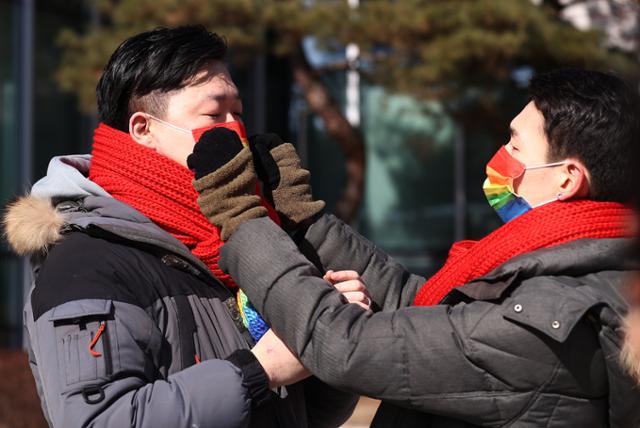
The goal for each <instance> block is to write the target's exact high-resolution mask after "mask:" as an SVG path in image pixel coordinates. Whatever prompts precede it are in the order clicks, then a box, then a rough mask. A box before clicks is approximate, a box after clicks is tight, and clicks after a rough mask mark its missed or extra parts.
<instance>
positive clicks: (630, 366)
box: [620, 308, 640, 385]
mask: <svg viewBox="0 0 640 428" xmlns="http://www.w3.org/2000/svg"><path fill="white" fill-rule="evenodd" d="M620 364H621V365H622V367H624V368H625V370H626V371H627V373H629V375H631V376H632V377H633V378H634V379H635V381H636V382H637V383H638V385H640V309H638V308H633V309H631V310H630V311H629V313H628V314H627V317H626V319H625V338H624V342H623V344H622V349H621V350H620Z"/></svg>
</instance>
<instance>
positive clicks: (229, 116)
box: [224, 112, 236, 123]
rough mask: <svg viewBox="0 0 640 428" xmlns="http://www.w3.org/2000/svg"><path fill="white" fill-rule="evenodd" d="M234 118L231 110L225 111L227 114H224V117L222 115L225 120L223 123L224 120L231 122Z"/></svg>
mask: <svg viewBox="0 0 640 428" xmlns="http://www.w3.org/2000/svg"><path fill="white" fill-rule="evenodd" d="M235 120H236V118H235V116H234V115H233V113H231V112H227V114H226V115H225V117H224V121H225V123H226V122H233V121H235Z"/></svg>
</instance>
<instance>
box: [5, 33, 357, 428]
mask: <svg viewBox="0 0 640 428" xmlns="http://www.w3.org/2000/svg"><path fill="white" fill-rule="evenodd" d="M226 49H227V47H226V44H225V42H224V41H223V39H221V38H220V37H219V36H218V35H216V34H213V33H210V32H208V31H207V30H205V29H204V28H203V27H199V26H189V27H180V28H173V29H168V28H160V29H156V30H153V31H149V32H145V33H141V34H138V35H136V36H134V37H131V38H130V39H128V40H126V41H125V42H124V43H122V45H120V46H119V47H118V49H117V50H116V51H115V52H114V53H113V55H112V56H111V59H110V60H109V62H108V64H107V65H106V67H105V69H104V73H103V75H102V77H101V78H100V82H99V84H98V87H97V93H96V95H97V101H98V111H99V116H100V119H101V123H100V125H99V127H98V128H97V129H96V131H95V136H94V141H93V151H92V156H88V155H83V156H64V157H57V158H54V159H53V160H52V161H51V164H50V166H49V170H48V175H47V176H46V177H45V178H43V179H42V180H40V181H39V182H38V183H36V184H35V185H34V186H33V189H32V191H31V194H30V195H29V196H26V197H24V198H21V199H20V200H18V202H16V203H15V204H13V205H12V206H11V207H10V209H9V210H8V213H7V216H6V218H5V227H6V231H7V235H8V239H9V242H10V243H11V244H12V246H13V248H14V249H15V250H16V251H17V252H18V253H20V254H23V255H29V256H30V257H31V260H32V261H33V265H34V274H35V281H34V286H33V287H32V289H31V291H30V293H29V298H28V301H27V304H26V306H25V314H24V321H25V325H26V333H27V339H28V340H27V344H28V350H29V361H30V364H31V368H32V372H33V375H34V377H35V380H36V385H37V389H38V394H39V396H40V399H41V403H42V408H43V411H44V415H45V417H46V419H47V421H48V422H49V424H50V425H51V426H55V427H72V426H94V427H98V426H105V427H106V426H109V427H125V426H136V427H138V426H140V427H142V426H144V427H165V426H166V427H211V426H216V427H247V426H251V427H291V428H293V427H296V428H297V427H306V426H313V427H336V426H338V425H340V424H341V423H342V422H343V421H344V420H345V419H346V418H347V417H348V416H349V414H350V412H351V410H352V409H353V406H354V405H355V400H356V396H355V395H353V394H349V393H343V392H339V391H337V390H335V389H333V388H329V387H328V386H326V385H325V384H323V383H321V382H319V381H318V380H317V379H315V378H308V379H306V380H303V379H305V378H307V377H308V376H309V373H308V372H307V371H306V369H305V368H304V367H303V366H302V365H301V363H300V362H299V361H298V359H297V358H296V357H295V356H294V355H293V354H292V353H291V351H290V350H289V349H288V348H287V347H286V346H285V345H284V343H283V342H282V341H281V340H280V339H279V338H278V337H277V336H276V335H275V334H274V333H273V332H272V331H270V330H268V326H267V325H266V324H265V323H264V321H263V320H262V319H261V318H260V317H259V316H258V314H257V313H256V312H255V310H254V309H253V308H252V306H251V305H250V303H249V302H248V301H247V299H246V296H244V295H243V294H242V293H241V292H240V291H239V287H238V285H237V284H236V283H235V282H234V281H233V279H232V278H231V277H230V276H229V275H226V274H224V273H223V272H222V271H221V270H220V268H219V267H218V259H219V249H220V246H221V245H222V241H221V240H220V235H219V231H218V229H217V228H216V227H215V226H213V225H211V224H210V223H209V221H208V220H207V219H206V218H205V217H204V216H203V215H202V214H201V213H200V211H199V208H198V205H197V203H196V199H197V196H198V195H197V193H196V192H195V190H194V189H193V187H192V181H193V178H194V175H193V173H192V172H191V171H190V170H189V169H187V167H186V159H187V156H188V155H189V154H190V153H191V152H192V150H193V147H194V145H195V143H196V140H198V139H199V138H200V135H201V134H202V133H204V132H205V131H207V130H209V129H213V128H215V129H224V130H226V131H227V132H232V133H234V135H236V136H237V138H238V139H242V140H245V141H246V135H245V130H244V126H243V124H242V120H241V114H242V102H241V100H240V96H239V94H238V89H237V88H236V86H235V84H234V83H233V80H232V79H231V77H230V75H229V72H228V70H227V68H226V66H225V64H224V62H223V60H224V56H225V52H226ZM212 161H213V162H214V163H215V162H216V159H215V158H214V159H213V160H212ZM255 192H256V189H255V188H254V189H253V195H252V197H250V199H251V200H255V199H257V200H258V201H260V197H259V196H257V195H256V193H255ZM268 209H271V208H270V207H269V206H268V204H266V203H265V204H264V206H263V205H260V206H259V207H257V208H256V210H255V211H256V212H260V213H266V212H267V210H268ZM272 216H273V217H274V220H275V221H279V219H278V218H277V216H276V215H275V214H272ZM346 297H347V298H349V296H348V295H347V296H346ZM356 300H357V299H356ZM354 301H355V300H354ZM288 385H290V386H288ZM285 386H286V387H285Z"/></svg>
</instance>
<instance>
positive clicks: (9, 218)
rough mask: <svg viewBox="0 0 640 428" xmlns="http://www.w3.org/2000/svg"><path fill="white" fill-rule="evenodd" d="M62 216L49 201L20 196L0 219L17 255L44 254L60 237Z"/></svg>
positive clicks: (63, 221)
mask: <svg viewBox="0 0 640 428" xmlns="http://www.w3.org/2000/svg"><path fill="white" fill-rule="evenodd" d="M64 224H65V220H64V217H63V216H62V214H60V213H59V212H58V211H57V210H56V209H55V207H54V206H53V205H52V204H51V200H50V199H44V198H38V197H35V196H32V195H27V196H22V197H21V198H19V199H18V200H17V201H16V202H13V203H11V204H9V205H8V206H7V211H6V213H5V215H4V218H3V219H2V225H3V229H4V234H5V236H6V239H7V241H8V242H9V244H10V245H11V247H12V248H13V251H15V252H16V253H17V254H18V255H21V256H25V255H30V254H35V253H41V252H46V251H47V250H48V248H49V247H50V246H51V245H53V244H55V243H56V242H57V241H58V240H59V239H60V237H61V233H60V230H61V229H62V227H63V226H64Z"/></svg>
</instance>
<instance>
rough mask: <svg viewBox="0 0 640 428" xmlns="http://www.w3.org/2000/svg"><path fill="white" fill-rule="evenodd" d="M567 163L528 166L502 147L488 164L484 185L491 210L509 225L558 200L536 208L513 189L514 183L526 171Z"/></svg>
mask: <svg viewBox="0 0 640 428" xmlns="http://www.w3.org/2000/svg"><path fill="white" fill-rule="evenodd" d="M564 163H565V162H564V161H562V162H554V163H548V164H543V165H536V166H526V165H525V164H523V163H522V162H520V161H519V160H517V159H516V158H514V157H513V156H511V154H510V153H509V152H508V151H507V149H506V147H505V146H502V147H501V148H500V149H499V150H498V152H497V153H496V154H495V155H494V156H493V157H492V158H491V160H490V161H489V163H487V169H486V172H487V179H486V180H485V181H484V184H483V185H482V190H484V194H485V196H486V197H487V201H489V205H491V208H493V209H494V210H496V213H498V216H499V217H500V219H502V221H503V222H505V223H507V222H509V221H511V220H513V219H514V218H516V217H519V216H521V215H522V214H524V213H526V212H527V211H530V210H532V209H533V208H536V207H539V206H541V205H545V204H548V203H549V202H553V201H556V200H557V199H558V198H555V199H552V200H550V201H546V202H543V203H541V204H538V205H536V206H534V207H532V206H531V205H529V203H528V202H527V201H526V200H525V199H524V198H523V197H522V196H519V195H518V194H517V193H516V192H515V190H514V189H513V182H514V181H515V180H516V179H517V178H519V177H521V176H522V174H524V172H525V171H527V170H531V169H540V168H548V167H552V166H558V165H563V164H564Z"/></svg>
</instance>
